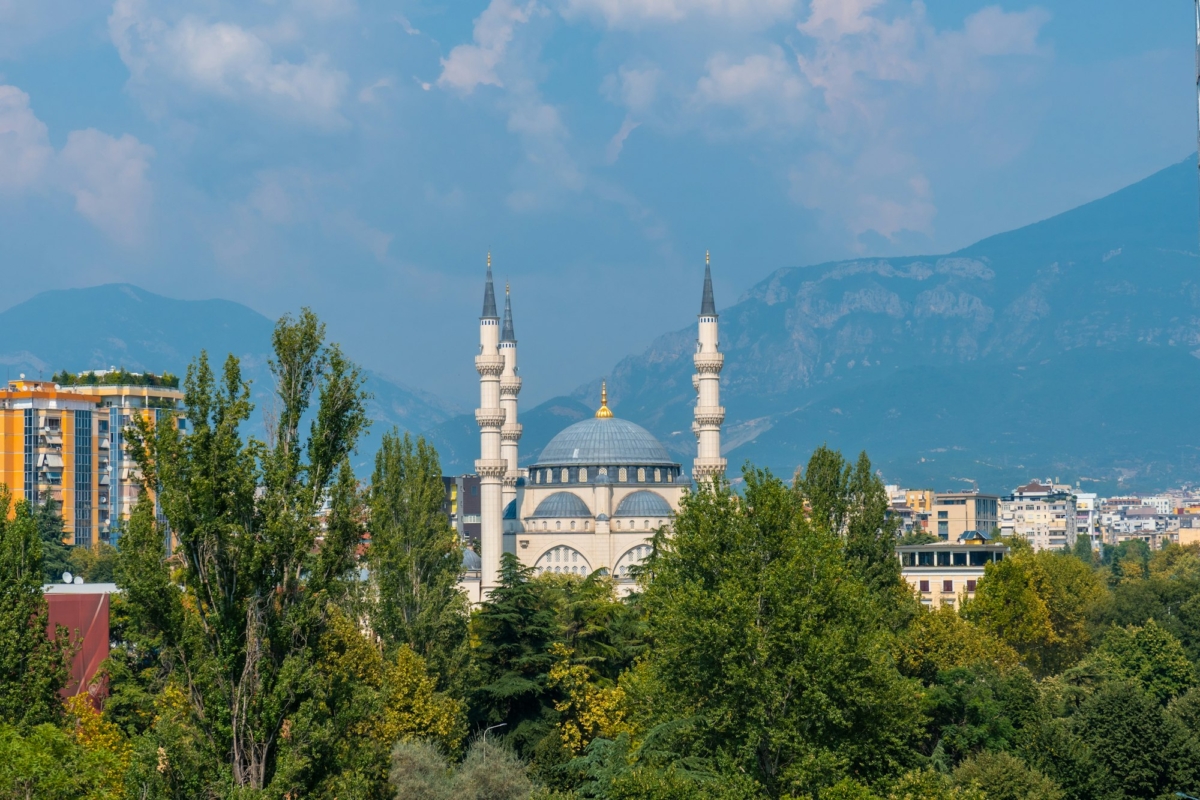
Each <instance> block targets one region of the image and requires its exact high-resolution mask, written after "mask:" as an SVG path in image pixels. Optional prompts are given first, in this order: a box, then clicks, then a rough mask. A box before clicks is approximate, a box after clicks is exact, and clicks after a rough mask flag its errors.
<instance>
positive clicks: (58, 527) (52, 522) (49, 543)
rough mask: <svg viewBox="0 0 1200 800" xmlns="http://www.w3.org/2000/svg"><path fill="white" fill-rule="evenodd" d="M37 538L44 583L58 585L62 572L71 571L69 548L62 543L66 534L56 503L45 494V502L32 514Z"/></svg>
mask: <svg viewBox="0 0 1200 800" xmlns="http://www.w3.org/2000/svg"><path fill="white" fill-rule="evenodd" d="M34 518H35V519H36V520H37V527H38V537H39V538H40V539H41V540H42V574H43V580H44V581H45V582H46V583H58V582H59V581H61V580H62V576H63V573H64V572H68V571H69V570H70V569H71V566H70V555H71V548H70V547H68V546H67V545H66V544H64V543H63V537H64V536H65V535H66V532H65V530H64V528H63V519H62V514H60V513H59V511H58V502H57V501H55V499H54V498H53V497H52V496H51V495H49V494H47V495H46V500H45V502H43V503H41V504H40V505H39V506H38V507H37V511H35V512H34Z"/></svg>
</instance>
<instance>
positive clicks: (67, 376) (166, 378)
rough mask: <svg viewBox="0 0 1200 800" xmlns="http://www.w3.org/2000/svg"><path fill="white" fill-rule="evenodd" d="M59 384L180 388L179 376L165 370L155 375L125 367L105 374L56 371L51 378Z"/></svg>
mask: <svg viewBox="0 0 1200 800" xmlns="http://www.w3.org/2000/svg"><path fill="white" fill-rule="evenodd" d="M51 380H53V381H54V382H55V383H57V384H58V385H59V386H162V387H165V388H168V389H178V388H179V376H178V375H172V374H171V373H169V372H164V373H163V374H161V375H155V374H154V373H153V372H129V371H127V370H126V369H125V368H124V367H121V368H120V369H113V370H105V371H104V374H103V375H97V374H96V373H95V372H94V371H88V372H79V373H75V372H67V371H66V370H62V371H61V372H56V373H54V377H53V378H52V379H51Z"/></svg>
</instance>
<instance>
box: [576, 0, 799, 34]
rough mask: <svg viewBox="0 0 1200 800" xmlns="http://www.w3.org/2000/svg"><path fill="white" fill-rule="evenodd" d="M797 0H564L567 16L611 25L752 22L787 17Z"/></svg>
mask: <svg viewBox="0 0 1200 800" xmlns="http://www.w3.org/2000/svg"><path fill="white" fill-rule="evenodd" d="M795 6H796V0H564V3H563V8H562V13H563V16H565V17H567V18H572V17H579V16H589V17H599V18H600V19H602V20H604V22H605V24H606V25H608V26H609V27H612V28H620V27H629V26H636V25H639V24H641V23H646V22H679V21H680V20H683V19H685V18H687V17H690V16H709V17H722V18H725V19H733V20H745V21H752V22H760V21H771V20H775V19H780V18H782V17H785V16H787V14H789V13H790V12H791V11H792V9H793V8H795Z"/></svg>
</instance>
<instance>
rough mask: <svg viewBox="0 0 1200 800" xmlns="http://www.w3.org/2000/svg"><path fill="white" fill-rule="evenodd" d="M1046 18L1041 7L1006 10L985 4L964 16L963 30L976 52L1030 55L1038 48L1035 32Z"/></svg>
mask: <svg viewBox="0 0 1200 800" xmlns="http://www.w3.org/2000/svg"><path fill="white" fill-rule="evenodd" d="M1049 21H1050V14H1049V12H1047V11H1046V10H1045V9H1041V8H1030V9H1028V10H1026V11H1017V12H1007V11H1005V10H1004V9H1002V8H1000V6H988V7H987V8H982V9H980V10H979V11H976V12H975V13H974V14H972V15H971V16H969V17H967V20H966V23H965V24H964V26H963V32H964V34H965V35H966V39H967V42H968V43H969V45H970V47H971V49H972V50H974V51H975V52H976V53H978V54H980V55H984V56H1006V55H1032V54H1034V53H1036V52H1037V50H1038V47H1039V45H1038V34H1039V33H1041V29H1042V26H1043V25H1045V24H1046V23H1047V22H1049Z"/></svg>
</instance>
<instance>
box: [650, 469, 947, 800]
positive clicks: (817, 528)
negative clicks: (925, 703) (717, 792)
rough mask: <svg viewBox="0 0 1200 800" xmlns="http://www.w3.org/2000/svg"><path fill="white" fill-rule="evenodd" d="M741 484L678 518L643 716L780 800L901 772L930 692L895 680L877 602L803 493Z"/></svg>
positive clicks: (771, 481) (653, 626)
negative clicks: (847, 779) (847, 780)
mask: <svg viewBox="0 0 1200 800" xmlns="http://www.w3.org/2000/svg"><path fill="white" fill-rule="evenodd" d="M812 472H813V470H811V469H810V473H812ZM743 478H744V481H745V493H744V496H742V497H738V496H736V495H734V494H733V493H732V492H731V491H730V489H729V487H728V485H725V484H718V485H716V486H715V487H713V488H705V489H704V490H702V491H699V492H697V493H695V494H690V495H686V496H685V498H684V500H683V503H682V506H681V509H680V512H679V514H678V515H677V516H676V519H675V533H674V536H673V537H672V538H671V539H670V540H669V542H666V543H665V544H664V552H663V553H662V554H661V555H660V556H659V558H658V562H657V564H656V565H655V577H654V580H653V581H652V582H651V583H650V584H649V585H648V586H647V587H646V591H645V594H644V596H643V600H642V602H643V603H644V604H645V607H646V611H647V619H648V631H649V638H650V640H651V641H652V642H653V647H651V648H650V650H649V651H648V652H647V654H646V656H645V658H644V661H643V666H644V669H645V670H646V671H647V676H646V680H645V681H644V682H642V685H641V687H640V688H639V692H638V694H639V695H640V696H639V697H637V698H634V700H633V702H634V703H635V704H636V703H640V704H642V705H643V706H644V707H647V708H649V709H650V710H649V713H648V714H647V715H646V716H647V718H646V719H644V720H637V721H638V722H639V723H640V724H641V725H642V726H643V728H644V729H646V730H651V729H658V730H663V728H661V727H660V726H667V727H668V729H670V728H673V729H674V731H675V733H674V734H672V737H671V738H673V740H674V745H673V746H674V747H675V748H677V752H678V754H679V757H680V758H686V757H693V758H699V759H702V760H704V761H706V762H708V763H711V764H718V765H721V771H722V773H724V774H732V773H741V774H743V775H744V776H746V777H748V778H750V779H752V780H754V781H756V782H757V783H758V784H760V785H761V786H762V787H763V789H764V790H765V791H766V792H767V793H768V794H769V795H771V796H780V795H782V794H786V793H788V792H793V793H795V792H803V793H813V792H817V791H819V790H821V789H822V788H823V787H828V786H830V785H832V784H834V783H836V782H837V781H838V780H839V779H840V778H842V777H843V776H847V775H849V776H853V777H856V778H858V779H860V780H862V781H865V782H867V783H870V782H874V781H875V780H878V779H880V778H882V777H884V776H886V775H890V774H894V773H896V772H899V771H902V770H903V768H904V767H905V766H906V765H907V764H910V763H912V762H913V761H915V757H916V754H915V744H916V742H917V741H918V740H919V738H920V736H921V727H922V721H923V720H922V715H921V712H920V708H919V702H920V694H919V688H918V686H917V685H916V684H915V682H912V681H909V680H908V679H905V678H903V677H902V676H901V675H900V674H899V672H898V671H897V670H896V667H895V664H894V663H893V661H892V658H891V655H890V652H889V650H890V644H891V642H890V633H889V632H888V631H887V629H886V627H885V625H884V622H883V618H882V615H881V613H880V608H879V605H878V601H877V599H876V598H875V597H874V596H873V594H872V592H871V590H870V589H869V588H868V587H867V586H866V585H865V584H864V582H863V580H862V579H861V577H860V576H859V575H858V574H857V573H856V571H855V569H854V568H853V567H852V566H851V565H850V564H849V563H848V562H847V558H846V555H845V552H844V549H843V546H842V543H841V541H840V540H839V539H838V537H837V534H836V533H835V532H833V531H832V530H830V528H829V527H828V524H827V523H826V522H825V520H826V519H827V516H826V515H825V514H824V512H823V513H822V514H821V515H819V516H818V517H817V518H818V524H816V525H814V524H810V523H809V522H808V519H807V515H806V514H805V513H803V512H804V501H805V496H804V495H802V494H801V493H800V492H798V491H791V490H789V489H788V488H786V487H785V486H784V485H783V484H782V482H780V481H779V480H778V479H777V478H775V477H773V476H772V475H770V473H768V472H766V471H762V470H754V469H751V468H749V467H747V468H746V469H745V470H744V471H743ZM834 503H835V504H836V500H835V501H834ZM664 735H665V734H664Z"/></svg>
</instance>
